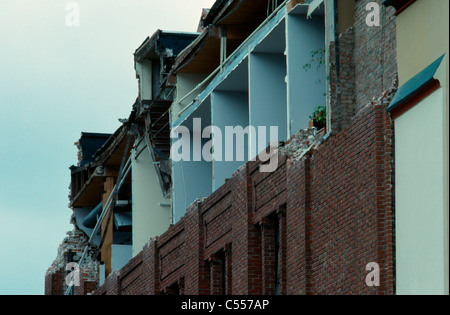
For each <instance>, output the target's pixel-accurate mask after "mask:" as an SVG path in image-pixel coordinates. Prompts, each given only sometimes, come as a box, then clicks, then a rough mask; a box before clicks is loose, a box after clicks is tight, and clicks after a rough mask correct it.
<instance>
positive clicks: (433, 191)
mask: <svg viewBox="0 0 450 315" xmlns="http://www.w3.org/2000/svg"><path fill="white" fill-rule="evenodd" d="M444 106H445V88H440V89H439V90H437V91H436V92H434V93H433V94H432V95H430V96H429V97H427V98H426V99H424V100H423V101H422V102H421V103H419V104H417V105H416V106H415V107H413V108H412V109H410V110H409V111H407V112H406V113H405V114H403V115H401V116H400V117H398V118H397V119H396V120H395V165H396V171H395V173H396V175H395V194H396V196H395V200H396V205H395V209H396V256H397V267H396V268H397V294H399V295H409V294H413V295H415V294H448V267H449V266H448V255H449V251H448V207H447V206H446V202H447V201H446V200H447V198H448V192H447V191H446V189H445V187H446V186H447V185H446V183H445V182H446V180H447V181H448V176H447V174H446V172H445V171H444V170H445V169H447V166H446V165H445V161H446V160H447V158H445V152H446V146H447V144H446V143H445V141H446V138H447V137H446V136H445V132H446V130H447V127H446V126H445V124H446V122H445V121H446V119H445V115H444ZM447 123H448V121H447Z"/></svg>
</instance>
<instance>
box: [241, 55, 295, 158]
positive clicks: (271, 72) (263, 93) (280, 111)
mask: <svg viewBox="0 0 450 315" xmlns="http://www.w3.org/2000/svg"><path fill="white" fill-rule="evenodd" d="M249 78H250V81H249V99H250V125H251V126H253V127H255V128H256V129H258V127H259V126H264V127H266V135H265V136H266V147H267V146H268V145H269V142H270V126H277V127H278V137H277V138H275V140H286V139H287V125H286V122H287V98H286V83H285V78H286V57H285V56H284V54H272V53H251V54H250V57H249ZM262 136H264V135H259V134H258V133H257V139H258V140H257V141H259V138H260V137H262ZM258 150H260V148H258ZM258 153H259V151H258Z"/></svg>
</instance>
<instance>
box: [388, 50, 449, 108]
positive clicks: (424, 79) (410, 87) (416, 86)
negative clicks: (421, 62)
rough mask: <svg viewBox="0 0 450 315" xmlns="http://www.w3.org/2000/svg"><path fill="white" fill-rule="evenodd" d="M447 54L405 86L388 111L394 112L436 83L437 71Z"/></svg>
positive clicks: (398, 92) (399, 90) (401, 88)
mask: <svg viewBox="0 0 450 315" xmlns="http://www.w3.org/2000/svg"><path fill="white" fill-rule="evenodd" d="M444 57H445V54H444V55H442V56H441V57H439V58H438V59H437V60H436V61H434V62H433V63H432V64H430V65H429V66H428V67H426V68H425V69H424V70H422V71H421V72H420V73H418V74H417V75H415V76H414V77H413V78H412V79H410V80H409V81H408V82H406V83H405V84H403V85H402V86H401V87H400V88H399V89H398V91H397V93H396V94H395V96H394V99H393V100H392V102H391V104H390V105H389V107H388V111H389V112H390V111H392V110H393V109H395V108H397V107H398V106H400V105H401V104H402V103H404V102H405V101H407V100H408V99H410V98H411V97H413V96H414V95H416V94H418V93H419V92H420V91H421V90H422V89H423V88H425V87H426V86H427V85H428V84H430V83H431V82H433V81H434V76H435V74H436V71H437V69H438V68H439V66H440V65H441V62H442V59H444Z"/></svg>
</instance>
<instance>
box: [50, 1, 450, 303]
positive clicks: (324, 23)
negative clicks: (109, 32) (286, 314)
mask: <svg viewBox="0 0 450 315" xmlns="http://www.w3.org/2000/svg"><path fill="white" fill-rule="evenodd" d="M369 3H374V4H375V5H376V6H375V9H374V10H375V11H371V10H368V9H367V8H368V4H369ZM426 3H428V2H427V1H425V0H417V1H401V0H386V1H381V0H377V1H368V0H334V1H333V0H311V1H308V0H307V1H303V0H286V1H282V0H269V1H254V0H232V1H222V0H217V1H216V2H215V4H214V5H213V6H212V7H211V8H210V9H205V10H203V12H201V13H202V14H201V20H200V23H199V27H198V33H186V32H167V31H162V30H157V31H156V32H155V33H154V34H153V35H152V36H150V37H148V38H146V39H145V40H144V42H142V44H141V45H140V46H138V48H137V49H136V51H135V52H134V65H135V71H136V78H137V84H138V87H139V90H138V91H139V92H138V95H137V98H136V100H135V101H134V103H133V105H132V108H131V113H130V116H129V117H128V119H126V120H123V121H122V125H121V127H120V128H118V129H117V130H116V131H115V132H114V133H112V134H92V133H82V135H81V138H80V139H79V141H78V142H77V143H76V145H77V147H78V148H79V154H78V164H77V166H72V167H71V168H70V171H71V186H70V188H71V192H70V196H69V199H70V208H71V209H72V210H73V214H72V221H71V222H72V223H73V224H74V231H72V232H70V233H69V234H68V236H67V238H66V239H65V240H64V242H63V244H62V245H61V246H60V249H59V250H58V257H57V259H56V260H55V262H54V263H53V264H52V266H51V267H50V268H49V270H48V271H47V274H46V276H45V293H46V294H75V295H85V294H93V295H104V294H111V295H127V294H150V295H158V294H167V295H172V294H179V295H183V294H186V295H198V294H210V295H215V294H230V295H231V294H234V295H254V294H268V295H271V294H281V295H296V294H305V295H311V294H370V295H375V294H386V295H389V294H390V295H392V294H417V293H437V294H448V39H447V42H445V41H443V40H442V39H443V38H448V13H444V12H448V2H439V3H434V4H433V5H429V4H426ZM377 10H378V11H377ZM373 12H378V13H379V19H380V23H379V25H375V26H370V25H369V24H368V23H367V16H368V14H369V13H373ZM423 12H427V14H424V13H423ZM199 13H200V12H199ZM433 14H439V16H440V17H441V18H440V19H435V20H433V22H431V19H432V18H431V17H432V16H433ZM417 19H419V20H420V21H422V23H421V25H430V27H429V28H427V29H425V30H424V29H420V30H419V29H418V28H419V27H418V26H417V25H416V23H417V22H416V20H417ZM416 32H417V33H416ZM412 37H414V38H415V39H416V40H417V41H418V42H419V44H417V41H413V40H411V38H412ZM421 43H427V44H421ZM415 45H419V46H420V47H421V50H418V49H416V46H415ZM411 51H415V53H414V54H411V53H410V52H411ZM436 116H438V117H440V120H439V121H438V122H436V124H435V125H434V127H433V128H430V125H429V123H427V121H426V117H429V118H430V119H431V117H436ZM319 118H322V120H325V123H322V124H320V123H319ZM198 122H201V123H200V124H198ZM208 126H214V127H216V128H218V129H219V130H225V129H226V128H227V127H229V126H234V127H235V126H240V127H244V128H245V127H246V126H255V127H256V128H255V132H247V133H246V135H245V137H244V138H243V139H244V143H245V146H244V148H245V150H244V151H245V152H244V154H243V156H244V158H243V159H238V158H237V156H238V154H237V152H234V153H235V155H234V156H233V157H234V159H232V160H230V161H228V160H225V159H220V158H217V156H216V158H213V159H210V160H206V159H196V158H195V153H194V152H195V150H197V149H198V147H202V146H203V145H205V144H207V143H209V144H212V148H213V151H214V152H215V153H217V152H223V151H226V147H225V143H224V141H222V140H221V139H220V138H219V137H218V136H217V135H215V134H213V133H209V134H207V135H206V137H205V135H204V134H201V135H198V133H199V130H200V132H201V130H203V129H204V128H205V127H208ZM274 126H275V127H277V134H276V136H273V134H271V133H270V132H269V130H271V129H270V128H271V127H274ZM418 126H421V127H420V128H419V127H418ZM261 127H264V128H261ZM180 128H184V130H188V131H189V137H188V138H185V137H178V138H177V137H176V136H174V131H176V130H179V129H180ZM197 136H198V137H197ZM196 137H197V138H196ZM198 139H200V140H198ZM255 139H257V140H255ZM260 139H263V140H260ZM417 139H424V140H423V141H421V143H422V144H425V145H426V149H424V150H423V151H422V150H420V149H419V148H417ZM255 142H256V143H258V146H257V149H256V151H255V150H253V151H251V149H253V148H251V145H250V144H252V143H255ZM273 142H276V143H277V148H276V149H275V150H272V151H269V153H270V154H272V156H273V155H276V156H277V167H276V170H274V171H273V172H262V171H261V166H264V165H265V164H266V161H264V160H262V159H261V158H260V157H259V155H258V153H260V151H264V152H265V151H266V148H267V149H271V147H270V146H269V145H270V143H273ZM175 144H177V145H179V144H182V145H185V146H186V147H187V148H189V149H190V150H189V151H190V159H189V160H181V161H178V160H175V159H174V154H175V152H174V151H173V150H174V147H175ZM249 151H250V152H249ZM257 155H258V156H257ZM430 155H432V158H431V159H432V161H430V160H429V159H430ZM412 157H413V158H412ZM424 165H431V166H429V167H425V166H424ZM418 166H420V167H418ZM424 182H427V183H429V184H427V185H424V184H423V183H424ZM425 186H427V187H425ZM431 195H432V196H434V197H433V199H434V201H433V203H430V202H429V198H428V197H427V196H431ZM423 218H427V219H426V220H424V219H423ZM418 231H420V232H418ZM69 243H70V244H72V243H73V245H71V246H68V245H67V244H69ZM411 261H414V265H411V264H410V263H409V262H411ZM71 262H75V263H77V264H78V265H79V266H80V273H81V275H82V276H81V277H80V279H79V280H80V284H79V285H78V286H68V285H67V284H66V282H65V281H64V279H65V278H64V277H65V276H66V275H67V274H68V273H69V272H70V269H69V270H68V269H66V265H67V264H68V263H71ZM368 266H378V267H379V279H377V280H378V282H377V283H376V285H374V284H373V283H372V284H370V283H369V282H368V281H367V276H368V274H369V273H370V271H371V269H367V268H368ZM411 268H414V270H421V273H420V275H418V276H417V278H416V279H411V273H413V271H412V269H411ZM417 268H418V269H417Z"/></svg>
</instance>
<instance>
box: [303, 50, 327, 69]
mask: <svg viewBox="0 0 450 315" xmlns="http://www.w3.org/2000/svg"><path fill="white" fill-rule="evenodd" d="M313 64H317V65H316V70H319V69H320V68H321V67H322V66H323V65H325V49H323V48H320V49H317V50H313V51H311V60H310V61H309V62H308V63H305V64H304V65H303V70H305V71H308V70H310V69H311V68H312V66H313Z"/></svg>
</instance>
